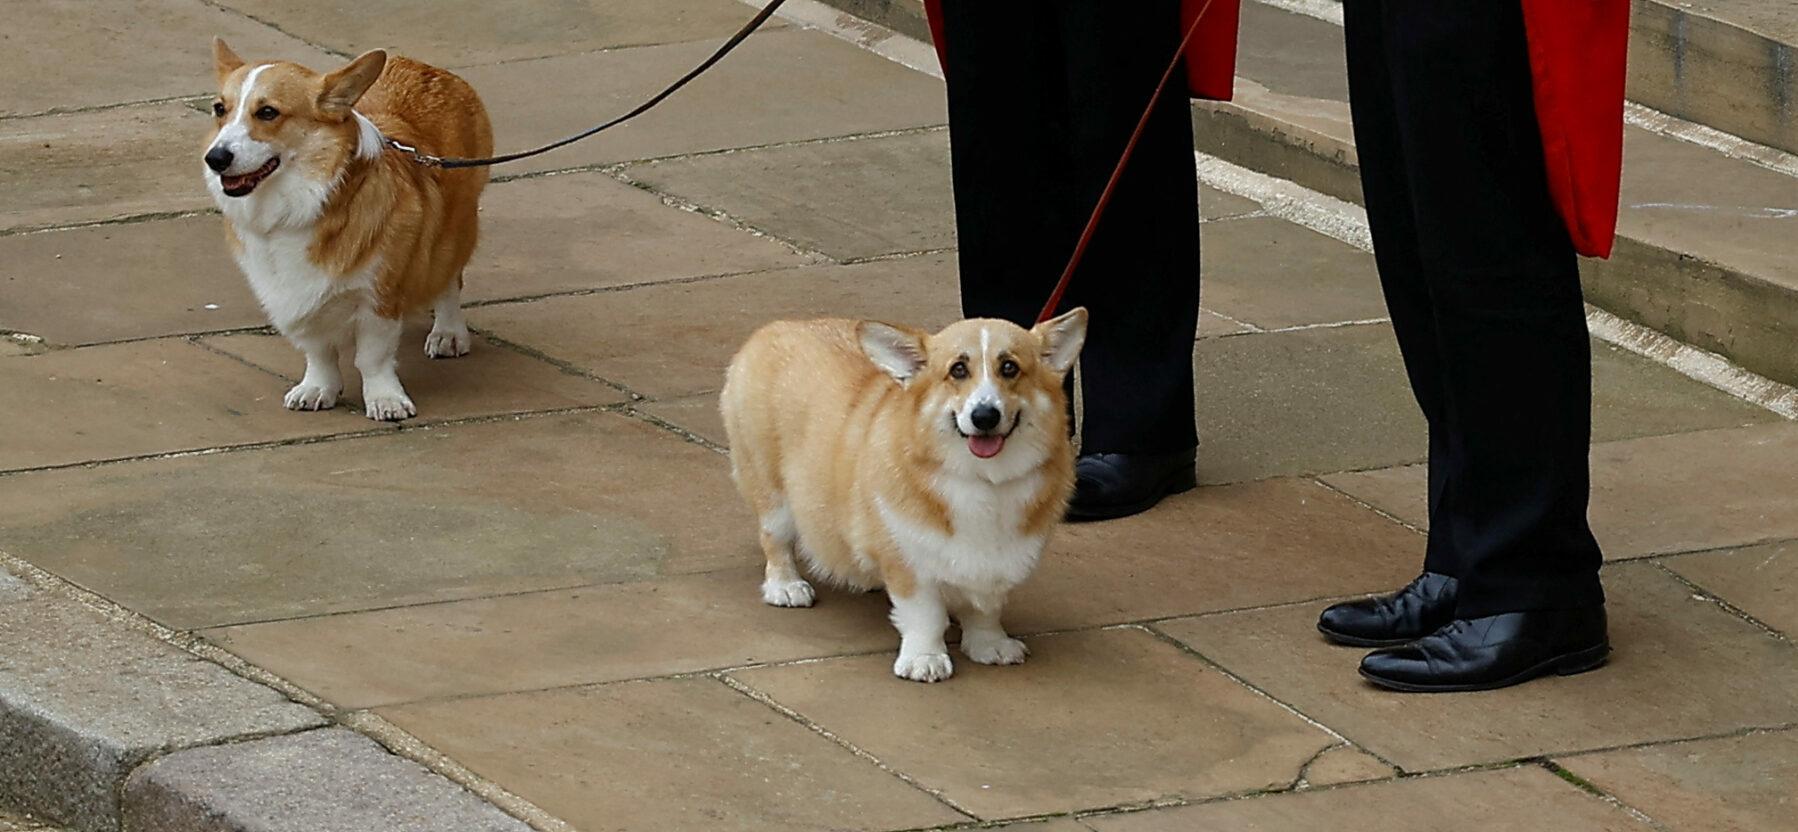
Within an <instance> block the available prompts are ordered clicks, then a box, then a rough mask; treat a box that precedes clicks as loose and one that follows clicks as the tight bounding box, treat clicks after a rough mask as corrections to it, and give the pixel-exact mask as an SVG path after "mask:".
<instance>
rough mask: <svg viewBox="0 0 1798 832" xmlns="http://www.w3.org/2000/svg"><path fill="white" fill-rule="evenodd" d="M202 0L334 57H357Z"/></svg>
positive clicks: (245, 14) (201, 0) (248, 15)
mask: <svg viewBox="0 0 1798 832" xmlns="http://www.w3.org/2000/svg"><path fill="white" fill-rule="evenodd" d="M200 2H201V3H204V4H206V5H207V6H210V7H212V8H214V9H216V10H218V11H221V12H224V13H226V14H230V15H236V16H237V17H241V18H243V19H245V20H248V21H250V22H252V23H255V24H257V25H260V26H262V27H264V28H267V29H270V30H273V31H275V32H277V33H279V34H282V35H285V36H287V37H290V38H293V39H294V40H297V41H299V42H300V43H303V44H306V45H307V46H310V47H312V48H313V49H317V50H318V51H320V52H323V53H325V54H327V55H330V56H332V57H335V58H341V59H344V60H348V59H350V58H353V57H355V56H354V55H351V54H350V53H348V52H345V51H343V50H341V49H335V48H333V47H330V46H326V45H324V44H322V43H315V42H314V41H312V40H311V39H310V38H303V37H300V36H299V35H297V34H295V33H293V32H289V31H287V30H286V29H284V28H282V27H281V25H280V24H278V23H275V22H274V21H270V20H263V19H262V18H260V17H257V16H256V15H253V14H250V13H249V12H246V11H243V10H241V9H237V8H233V7H231V6H227V5H225V4H224V3H221V2H219V0H200Z"/></svg>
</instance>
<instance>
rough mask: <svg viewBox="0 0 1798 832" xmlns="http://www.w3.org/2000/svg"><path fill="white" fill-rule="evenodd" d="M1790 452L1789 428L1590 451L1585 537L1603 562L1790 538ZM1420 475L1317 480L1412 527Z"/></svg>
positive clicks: (1413, 470)
mask: <svg viewBox="0 0 1798 832" xmlns="http://www.w3.org/2000/svg"><path fill="white" fill-rule="evenodd" d="M1794 454H1798V425H1793V424H1791V423H1789V422H1781V423H1776V424H1768V425H1761V426H1757V427H1751V428H1740V429H1733V430H1710V431H1699V432H1694V433H1683V434H1674V435H1669V436H1658V437H1648V438H1642V439H1634V440H1629V441H1622V442H1608V443H1603V444H1599V445H1594V446H1593V448H1592V509H1591V516H1592V527H1593V530H1594V531H1595V532H1596V533H1597V535H1598V540H1599V542H1600V543H1601V544H1603V545H1604V547H1605V554H1606V556H1607V557H1610V558H1612V559H1616V558H1627V557H1639V556H1642V555H1655V554H1669V553H1676V552H1691V551H1697V550H1702V549H1718V548H1723V547H1727V546H1742V545H1747V544H1753V543H1760V542H1762V541H1771V540H1787V539H1793V538H1798V513H1795V512H1793V511H1792V506H1793V505H1798V481H1794V479H1793V477H1792V476H1791V460H1792V459H1793V458H1794V456H1793V455H1794ZM1694 460H1702V461H1703V464H1694V462H1693V461H1694ZM1424 478H1425V472H1424V470H1423V466H1410V467H1406V468H1395V469H1387V470H1382V471H1365V472H1361V473H1351V474H1334V475H1331V476H1327V477H1324V480H1325V481H1326V482H1328V483H1330V484H1331V485H1333V486H1335V487H1337V488H1341V489H1342V490H1343V491H1345V492H1347V493H1349V494H1351V495H1353V496H1355V497H1356V498H1358V499H1361V500H1365V501H1367V502H1368V503H1370V504H1372V505H1373V506H1375V507H1377V508H1379V509H1381V510H1382V511H1386V512H1390V513H1392V514H1393V515H1394V516H1397V517H1399V518H1400V519H1402V520H1404V521H1405V522H1407V523H1411V524H1412V525H1416V526H1420V527H1421V526H1427V525H1428V516H1427V513H1426V511H1425V506H1424ZM1700 497H1702V499H1700Z"/></svg>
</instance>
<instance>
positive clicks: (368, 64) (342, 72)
mask: <svg viewBox="0 0 1798 832" xmlns="http://www.w3.org/2000/svg"><path fill="white" fill-rule="evenodd" d="M386 66H387V53H386V52H385V51H383V50H380V49H372V50H369V51H367V52H364V53H362V54H361V55H358V56H356V59H355V60H353V61H350V62H349V63H348V64H345V65H344V67H343V68H342V69H339V70H337V71H336V72H333V73H331V74H329V75H326V76H325V77H324V79H323V80H321V81H320V82H319V92H318V108H319V109H320V110H322V111H324V112H327V113H338V114H345V115H347V114H348V113H349V110H350V108H351V107H354V106H356V102H357V101H360V100H362V94H363V93H365V92H368V88H369V87H372V86H374V85H375V79H377V78H380V77H381V70H382V69H384V68H386Z"/></svg>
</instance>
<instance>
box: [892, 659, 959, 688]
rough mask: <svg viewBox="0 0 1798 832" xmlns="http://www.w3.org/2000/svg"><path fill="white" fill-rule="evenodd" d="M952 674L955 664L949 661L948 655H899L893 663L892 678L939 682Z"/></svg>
mask: <svg viewBox="0 0 1798 832" xmlns="http://www.w3.org/2000/svg"><path fill="white" fill-rule="evenodd" d="M954 674H955V663H954V662H951V661H949V654H948V653H919V654H917V655H915V656H907V655H904V654H901V655H900V656H899V660H898V661H896V662H893V675H894V676H897V677H899V678H901V679H910V680H912V681H914V682H941V681H943V680H944V679H947V678H949V677H950V676H953V675H954Z"/></svg>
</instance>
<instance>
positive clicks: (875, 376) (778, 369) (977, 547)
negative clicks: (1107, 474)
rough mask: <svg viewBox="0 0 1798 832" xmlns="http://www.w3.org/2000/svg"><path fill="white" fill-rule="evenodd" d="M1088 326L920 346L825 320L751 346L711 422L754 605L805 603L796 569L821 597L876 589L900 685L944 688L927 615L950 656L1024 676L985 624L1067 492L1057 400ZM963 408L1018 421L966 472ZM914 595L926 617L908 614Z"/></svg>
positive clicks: (807, 595)
mask: <svg viewBox="0 0 1798 832" xmlns="http://www.w3.org/2000/svg"><path fill="white" fill-rule="evenodd" d="M1085 325H1086V313H1085V310H1075V311H1074V312H1071V313H1069V314H1068V315H1065V316H1063V317H1061V318H1058V319H1056V320H1054V321H1051V322H1049V323H1046V324H1043V325H1041V326H1038V327H1037V328H1035V329H1033V330H1025V329H1023V328H1020V327H1017V326H1015V325H1013V324H1010V323H1007V322H1003V321H993V320H969V321H962V322H959V323H956V324H954V325H951V326H949V327H948V328H946V329H944V330H943V331H941V332H939V333H937V334H935V335H930V334H927V333H924V332H919V331H916V330H911V329H905V328H901V327H891V326H887V325H884V324H877V323H869V322H856V321H846V320H822V321H807V322H780V323H774V324H770V325H768V326H766V327H764V328H763V329H761V330H760V331H759V332H757V333H756V334H755V335H754V336H753V337H751V338H750V339H749V341H748V343H747V344H745V345H744V346H743V348H742V349H741V351H739V352H738V354H737V356H736V358H735V359H734V360H733V361H732V362H731V365H730V369H729V371H728V372H727V374H726V381H725V386H724V390H723V393H722V397H721V406H722V410H723V414H724V421H725V429H726V431H727V432H728V434H729V439H730V446H731V461H732V470H733V473H734V476H735V478H736V481H737V485H738V487H739V489H740V490H741V491H742V493H743V496H744V498H745V499H746V500H747V501H748V503H749V505H750V507H751V508H752V509H753V510H754V511H755V513H756V515H757V516H758V517H760V518H761V520H762V533H761V542H762V548H763V552H764V554H765V555H766V557H767V567H766V576H765V577H766V580H765V582H764V585H763V593H764V598H765V599H766V600H767V601H768V602H769V603H774V604H779V605H785V606H805V605H809V604H810V603H811V601H812V591H811V588H810V586H809V585H807V584H805V583H804V581H803V580H802V578H801V577H800V575H799V573H798V571H797V563H796V561H795V555H796V554H798V555H800V556H802V557H803V558H804V560H805V561H806V562H807V563H808V564H809V565H810V566H811V567H812V571H813V572H814V573H815V574H817V575H818V576H819V577H822V578H824V579H826V580H829V581H832V582H834V583H837V584H840V585H843V586H847V587H854V588H875V587H885V589H886V590H887V593H888V594H889V596H891V597H892V599H893V601H894V605H895V614H894V623H895V624H896V625H898V626H899V628H900V630H901V635H902V637H903V643H902V645H901V656H900V662H899V663H898V664H897V665H896V666H895V672H896V673H898V674H899V675H902V676H906V677H907V678H916V679H921V680H925V681H934V680H935V679H937V678H943V677H946V676H947V675H948V673H949V672H950V670H949V664H948V658H947V656H946V654H945V655H941V656H937V655H936V654H938V653H941V652H942V650H941V649H940V643H941V638H942V634H941V630H940V629H936V630H935V632H934V633H932V632H931V630H932V629H933V628H935V627H936V622H935V618H936V617H937V616H936V614H935V613H934V612H933V611H932V610H934V609H935V608H936V607H937V606H940V607H942V608H943V609H947V610H953V611H955V612H956V614H957V617H958V618H960V619H961V623H962V626H963V630H964V638H963V650H964V652H968V653H969V655H970V656H973V657H974V658H975V659H976V660H977V661H991V662H993V663H1010V662H1013V661H1018V660H1021V659H1022V655H1023V653H1022V645H1021V643H1017V642H1015V641H1013V640H1011V639H1009V638H1008V637H1006V636H1005V635H1004V633H1003V631H1002V630H1001V629H1000V628H999V625H998V611H999V607H1000V606H1001V605H1002V603H1003V599H1004V595H1005V593H1006V592H1007V591H1008V590H1009V589H1010V588H1011V587H1012V586H1014V585H1015V584H1016V583H1017V582H1018V581H1021V580H1022V579H1023V577H1025V576H1026V575H1028V573H1029V571H1030V569H1031V567H1032V566H1034V563H1035V559H1036V557H1037V555H1038V554H1039V553H1040V551H1041V549H1042V545H1043V544H1044V543H1046V541H1047V539H1048V536H1049V532H1050V530H1051V529H1052V528H1053V527H1054V526H1055V525H1056V523H1057V522H1058V521H1059V520H1060V519H1061V516H1062V514H1063V513H1064V512H1065V510H1066V506H1067V500H1068V497H1069V495H1070V494H1071V492H1072V489H1073V481H1074V470H1073V450H1072V446H1071V444H1070V442H1069V438H1068V423H1067V402H1066V399H1065V395H1064V393H1063V388H1062V382H1063V378H1064V376H1065V375H1066V373H1067V372H1068V371H1069V369H1070V368H1071V365H1072V363H1073V361H1074V359H1075V357H1076V356H1077V354H1078V351H1079V348H1080V344H1081V342H1082V341H1083V339H1084V337H1085ZM957 364H960V365H961V366H962V367H964V368H966V370H967V371H966V372H961V371H957V370H954V369H953V368H955V366H956V365H957ZM1007 365H1011V366H1007ZM1008 374H1010V376H1011V377H1007V375H1008ZM958 376H959V377H958ZM983 384H985V385H990V386H988V387H985V388H978V386H979V385H983ZM977 388H978V389H977ZM981 390H986V391H987V392H985V393H980V391H981ZM976 393H980V395H982V396H985V397H987V398H994V399H995V400H996V402H997V403H998V407H999V409H1000V410H1001V412H1002V413H1003V414H1005V415H1004V418H1005V419H1008V420H1009V419H1015V422H1013V423H1012V424H1013V427H1012V429H1011V430H1010V433H1009V435H1008V437H1007V438H1005V439H1004V440H1003V442H1002V450H1000V451H999V452H998V454H997V455H995V456H992V457H991V458H984V459H983V458H978V457H977V456H976V455H975V454H974V453H973V452H972V451H971V448H972V447H973V446H972V444H971V440H969V439H968V438H965V437H964V436H963V435H962V433H963V431H962V430H961V429H960V428H959V427H957V425H958V422H957V421H956V419H957V418H958V416H957V414H958V413H961V412H962V411H961V410H960V409H959V408H960V407H961V406H962V405H965V404H967V403H968V402H970V401H973V399H972V398H971V397H973V396H974V395H975V394H976ZM983 400H984V399H983ZM925 595H929V596H932V597H933V598H935V599H937V601H936V602H929V603H926V604H925V605H924V606H925V607H926V609H925V611H924V612H922V613H919V615H917V616H913V615H911V614H910V613H909V612H907V609H908V604H912V603H914V602H916V599H918V598H919V597H920V596H925ZM927 600H928V599H927ZM937 602H940V603H937ZM908 616H909V617H910V618H919V617H920V616H921V620H920V621H916V622H913V621H910V620H909V619H908ZM941 624H942V625H943V626H946V625H947V619H946V618H944V619H943V620H942V621H941ZM913 630H917V631H919V632H913ZM970 637H971V638H973V639H974V640H975V641H976V642H978V644H975V645H974V648H975V649H974V650H971V649H970V641H969V639H970ZM933 639H934V641H933ZM914 641H917V642H918V643H917V644H914V643H913V642H914ZM976 650H977V651H978V652H976ZM920 651H922V652H920Z"/></svg>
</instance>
